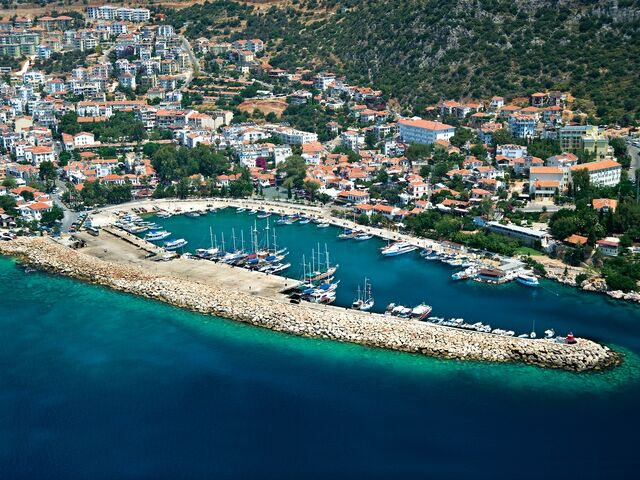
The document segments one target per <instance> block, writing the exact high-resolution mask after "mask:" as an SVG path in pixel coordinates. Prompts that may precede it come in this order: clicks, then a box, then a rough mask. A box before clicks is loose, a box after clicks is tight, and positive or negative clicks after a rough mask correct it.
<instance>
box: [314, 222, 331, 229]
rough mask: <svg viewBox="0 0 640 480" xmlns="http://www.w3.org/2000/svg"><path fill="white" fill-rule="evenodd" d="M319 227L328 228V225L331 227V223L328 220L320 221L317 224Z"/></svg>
mask: <svg viewBox="0 0 640 480" xmlns="http://www.w3.org/2000/svg"><path fill="white" fill-rule="evenodd" d="M317 227H318V228H328V227H330V225H329V224H328V223H326V222H323V223H319V224H318V225H317Z"/></svg>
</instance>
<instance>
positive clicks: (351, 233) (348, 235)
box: [338, 228, 356, 240]
mask: <svg viewBox="0 0 640 480" xmlns="http://www.w3.org/2000/svg"><path fill="white" fill-rule="evenodd" d="M355 236H356V232H354V231H353V230H351V229H350V228H345V229H344V230H343V232H342V233H341V234H340V235H338V238H339V239H341V240H346V239H349V238H353V237H355Z"/></svg>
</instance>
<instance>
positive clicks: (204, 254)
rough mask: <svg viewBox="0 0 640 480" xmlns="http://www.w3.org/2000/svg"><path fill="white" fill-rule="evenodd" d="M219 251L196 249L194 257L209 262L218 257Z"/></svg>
mask: <svg viewBox="0 0 640 480" xmlns="http://www.w3.org/2000/svg"><path fill="white" fill-rule="evenodd" d="M219 253H220V249H218V248H197V249H196V257H198V258H203V259H205V260H211V259H213V258H215V257H217V256H218V254H219Z"/></svg>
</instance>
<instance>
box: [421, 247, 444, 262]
mask: <svg viewBox="0 0 640 480" xmlns="http://www.w3.org/2000/svg"><path fill="white" fill-rule="evenodd" d="M420 256H421V257H422V258H424V259H425V260H438V259H439V258H440V254H439V253H438V252H436V251H435V250H431V249H430V248H427V249H425V250H422V251H421V252H420Z"/></svg>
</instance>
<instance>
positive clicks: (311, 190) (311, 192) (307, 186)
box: [303, 180, 320, 202]
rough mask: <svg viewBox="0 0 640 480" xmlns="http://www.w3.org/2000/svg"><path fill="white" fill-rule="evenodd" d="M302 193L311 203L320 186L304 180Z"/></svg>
mask: <svg viewBox="0 0 640 480" xmlns="http://www.w3.org/2000/svg"><path fill="white" fill-rule="evenodd" d="M303 188H304V191H305V192H306V193H307V195H308V196H309V200H311V201H312V202H313V201H314V200H315V199H316V192H317V191H318V190H319V189H320V184H319V183H318V182H316V181H314V180H306V181H305V182H304V184H303Z"/></svg>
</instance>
